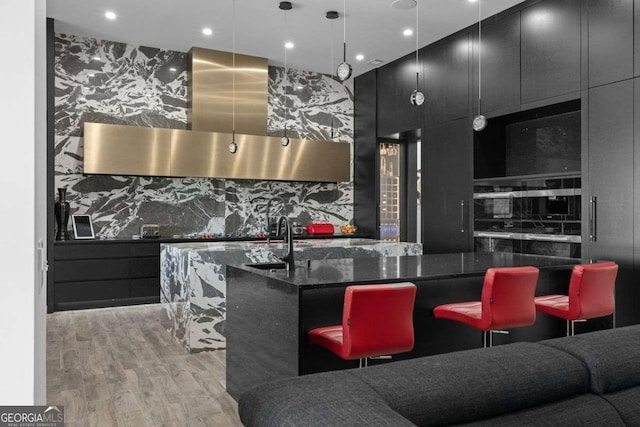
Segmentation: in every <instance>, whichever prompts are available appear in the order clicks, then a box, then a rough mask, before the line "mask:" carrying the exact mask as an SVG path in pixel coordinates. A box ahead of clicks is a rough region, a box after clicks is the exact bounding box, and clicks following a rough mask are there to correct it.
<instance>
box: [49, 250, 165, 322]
mask: <svg viewBox="0 0 640 427" xmlns="http://www.w3.org/2000/svg"><path fill="white" fill-rule="evenodd" d="M54 259H55V266H54V279H53V286H54V289H53V310H54V311H58V310H68V309H79V308H91V307H109V306H117V305H129V304H141V303H152V302H159V301H160V279H159V277H160V245H159V243H155V242H151V243H147V242H140V243H137V242H136V243H112V242H101V243H98V242H96V243H87V242H67V243H60V244H56V245H55V247H54ZM50 309H51V307H50Z"/></svg>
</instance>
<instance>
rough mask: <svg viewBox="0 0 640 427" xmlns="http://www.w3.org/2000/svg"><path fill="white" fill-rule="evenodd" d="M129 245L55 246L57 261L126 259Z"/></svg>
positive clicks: (54, 253) (89, 244)
mask: <svg viewBox="0 0 640 427" xmlns="http://www.w3.org/2000/svg"><path fill="white" fill-rule="evenodd" d="M129 246H130V245H129V244H128V243H117V244H109V243H104V244H99V243H96V244H91V243H87V244H82V243H78V244H71V243H69V244H57V245H54V246H53V256H54V259H55V260H72V259H95V258H126V257H128V256H129Z"/></svg>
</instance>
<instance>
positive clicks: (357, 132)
mask: <svg viewBox="0 0 640 427" xmlns="http://www.w3.org/2000/svg"><path fill="white" fill-rule="evenodd" d="M376 73H377V70H373V71H369V72H368V73H366V74H363V75H361V76H359V77H357V78H356V79H355V80H354V83H353V91H354V102H353V104H354V105H353V109H354V110H353V116H354V132H353V139H354V145H353V163H354V167H353V216H354V221H355V223H356V224H357V225H358V227H359V229H360V231H362V232H364V233H369V234H371V235H372V236H377V235H378V230H377V224H378V220H377V214H378V210H377V192H376V189H377V187H378V184H377V181H378V180H379V172H378V171H379V170H380V168H379V167H378V166H377V163H376V159H377V158H378V143H377V139H376V117H377V115H376V108H377V107H376V99H377V90H376V80H377V74H376Z"/></svg>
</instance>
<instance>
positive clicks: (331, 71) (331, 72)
mask: <svg viewBox="0 0 640 427" xmlns="http://www.w3.org/2000/svg"><path fill="white" fill-rule="evenodd" d="M334 54H335V53H334V51H333V20H331V68H330V69H329V75H332V74H333V70H335V68H334V66H333V55H334ZM329 84H330V85H331V90H330V91H329V92H330V93H331V94H333V78H331V81H330V82H329ZM330 136H331V139H333V113H332V114H331V135H330Z"/></svg>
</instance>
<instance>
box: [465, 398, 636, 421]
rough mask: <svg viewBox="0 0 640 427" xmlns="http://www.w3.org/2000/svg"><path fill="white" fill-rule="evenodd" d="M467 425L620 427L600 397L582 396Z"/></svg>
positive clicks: (611, 410) (615, 415)
mask: <svg viewBox="0 0 640 427" xmlns="http://www.w3.org/2000/svg"><path fill="white" fill-rule="evenodd" d="M465 425H467V426H474V427H480V426H487V427H488V426H491V427H500V426H505V427H507V426H509V427H510V426H527V425H528V426H533V425H535V426H549V427H557V426H594V427H600V426H608V427H613V426H624V425H625V424H624V422H623V420H622V419H621V418H620V416H619V415H618V412H616V410H615V409H614V408H613V407H612V406H611V405H610V404H609V403H608V402H607V401H606V400H604V399H603V398H602V397H600V396H597V395H595V394H591V393H589V394H582V395H580V396H576V397H572V398H569V399H566V400H562V401H558V402H552V403H549V404H546V405H543V406H538V407H535V408H531V409H523V410H521V411H517V412H513V413H511V414H507V415H502V416H498V417H493V418H489V419H486V420H482V421H478V422H475V423H471V424H465Z"/></svg>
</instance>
